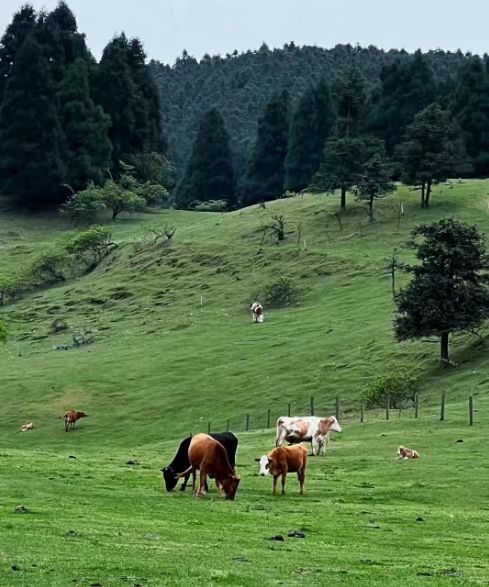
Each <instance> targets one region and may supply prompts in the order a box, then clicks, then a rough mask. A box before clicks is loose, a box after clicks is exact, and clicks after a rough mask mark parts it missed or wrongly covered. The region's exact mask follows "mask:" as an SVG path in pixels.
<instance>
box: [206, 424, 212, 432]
mask: <svg viewBox="0 0 489 587" xmlns="http://www.w3.org/2000/svg"><path fill="white" fill-rule="evenodd" d="M210 433H211V423H210V422H207V434H210Z"/></svg>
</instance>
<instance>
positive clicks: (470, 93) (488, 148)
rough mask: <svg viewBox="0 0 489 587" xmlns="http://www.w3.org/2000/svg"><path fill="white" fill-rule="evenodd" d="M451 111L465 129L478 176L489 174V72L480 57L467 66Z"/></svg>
mask: <svg viewBox="0 0 489 587" xmlns="http://www.w3.org/2000/svg"><path fill="white" fill-rule="evenodd" d="M450 112H451V113H452V114H453V115H454V116H455V120H456V121H457V123H458V124H459V125H460V127H461V128H462V131H463V137H464V142H465V147H466V150H467V153H468V155H469V157H470V158H471V161H472V165H473V173H474V174H475V175H476V176H477V177H487V176H488V175H489V75H488V73H487V70H486V64H485V63H484V62H483V61H482V59H481V58H480V57H477V56H474V57H471V58H470V59H469V60H468V61H467V63H466V64H465V65H464V67H463V69H462V71H461V74H460V76H459V81H458V84H457V87H456V90H455V93H454V95H453V98H452V101H451V104H450Z"/></svg>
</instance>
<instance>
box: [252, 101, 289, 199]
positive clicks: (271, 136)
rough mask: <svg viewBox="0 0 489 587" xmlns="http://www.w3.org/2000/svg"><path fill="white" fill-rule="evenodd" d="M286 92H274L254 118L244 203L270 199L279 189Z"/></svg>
mask: <svg viewBox="0 0 489 587" xmlns="http://www.w3.org/2000/svg"><path fill="white" fill-rule="evenodd" d="M288 111H289V95H288V93H287V92H282V94H279V95H276V96H275V97H274V98H272V100H271V101H270V102H269V103H268V105H267V107H266V109H265V113H264V114H263V116H262V118H261V119H260V120H259V122H258V132H257V137H256V142H255V146H254V148H253V151H252V153H251V158H250V163H249V167H248V175H247V179H246V188H245V190H246V191H245V194H244V198H243V199H244V203H245V204H247V205H249V204H256V203H257V202H265V201H268V200H273V199H275V198H277V197H278V196H280V195H281V194H282V191H283V185H284V176H285V157H286V155H287V143H288V132H289V120H288Z"/></svg>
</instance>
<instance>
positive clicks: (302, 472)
mask: <svg viewBox="0 0 489 587" xmlns="http://www.w3.org/2000/svg"><path fill="white" fill-rule="evenodd" d="M305 480H306V472H305V470H304V467H302V468H301V470H300V473H299V485H300V493H301V495H304V481H305Z"/></svg>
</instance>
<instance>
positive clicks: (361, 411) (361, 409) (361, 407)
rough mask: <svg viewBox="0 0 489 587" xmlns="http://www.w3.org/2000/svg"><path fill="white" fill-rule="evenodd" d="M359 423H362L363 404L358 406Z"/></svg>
mask: <svg viewBox="0 0 489 587" xmlns="http://www.w3.org/2000/svg"><path fill="white" fill-rule="evenodd" d="M360 422H362V423H363V404H360Z"/></svg>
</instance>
